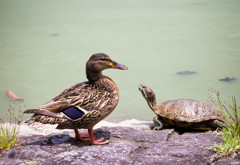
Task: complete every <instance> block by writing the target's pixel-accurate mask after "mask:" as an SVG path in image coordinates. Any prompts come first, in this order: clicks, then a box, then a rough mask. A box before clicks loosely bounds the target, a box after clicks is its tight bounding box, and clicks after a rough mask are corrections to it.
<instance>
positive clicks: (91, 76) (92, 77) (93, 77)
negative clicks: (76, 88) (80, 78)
mask: <svg viewBox="0 0 240 165" xmlns="http://www.w3.org/2000/svg"><path fill="white" fill-rule="evenodd" d="M86 74H87V79H88V81H89V82H90V83H94V82H96V81H98V80H99V79H100V78H102V77H103V75H102V72H93V71H91V70H87V71H86Z"/></svg>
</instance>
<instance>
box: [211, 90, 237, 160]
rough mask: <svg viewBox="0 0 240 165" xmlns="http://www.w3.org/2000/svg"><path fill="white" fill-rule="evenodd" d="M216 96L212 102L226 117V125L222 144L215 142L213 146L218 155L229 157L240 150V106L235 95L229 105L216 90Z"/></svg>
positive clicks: (223, 129)
mask: <svg viewBox="0 0 240 165" xmlns="http://www.w3.org/2000/svg"><path fill="white" fill-rule="evenodd" d="M215 94H216V98H215V99H211V102H212V103H213V104H214V105H215V106H216V107H217V108H218V110H219V111H220V112H221V113H222V114H223V116H224V117H225V123H224V124H225V126H224V127H222V131H220V134H221V135H222V140H223V142H222V144H215V145H214V146H212V147H211V149H213V150H214V151H216V157H229V156H231V155H232V154H233V153H236V152H238V151H240V108H239V107H238V106H237V103H236V99H235V97H232V99H231V103H230V105H229V106H228V107H226V106H225V104H224V103H223V102H222V101H221V99H220V94H219V92H215Z"/></svg>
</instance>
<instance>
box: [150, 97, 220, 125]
mask: <svg viewBox="0 0 240 165" xmlns="http://www.w3.org/2000/svg"><path fill="white" fill-rule="evenodd" d="M154 112H155V113H156V114H157V115H159V116H161V117H164V118H168V119H172V120H174V121H179V122H188V123H195V122H196V123H197V122H204V121H208V120H214V119H217V120H220V121H224V118H223V117H222V115H221V113H220V112H219V111H218V110H216V109H214V108H212V107H211V106H209V105H207V104H205V103H203V102H200V101H196V100H192V99H177V100H169V101H165V102H163V103H160V104H159V105H158V109H156V110H154Z"/></svg>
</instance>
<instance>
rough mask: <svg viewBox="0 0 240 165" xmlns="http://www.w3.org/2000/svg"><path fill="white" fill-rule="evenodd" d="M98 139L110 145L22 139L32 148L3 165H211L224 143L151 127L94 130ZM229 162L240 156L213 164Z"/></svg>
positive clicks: (63, 137)
mask: <svg viewBox="0 0 240 165" xmlns="http://www.w3.org/2000/svg"><path fill="white" fill-rule="evenodd" d="M94 136H95V137H96V138H99V137H104V138H105V139H109V140H110V143H109V144H107V145H100V146H90V145H88V143H87V142H80V141H76V140H75V139H74V134H73V131H72V130H69V131H63V132H61V134H57V133H53V134H51V135H48V136H42V135H32V136H27V137H23V136H22V137H21V139H20V142H21V144H24V143H28V145H22V146H18V147H14V148H12V149H10V150H9V151H7V152H6V153H5V156H4V157H2V158H0V165H1V164H11V165H25V164H27V165H32V164H40V165H46V164H47V165H58V164H60V165H61V164H63V165H64V164H73V165H77V164H90V165H91V164H94V165H95V164H96V165H98V164H99V165H100V164H101V165H102V164H103V165H104V164H106V165H109V164H124V165H125V164H129V165H139V164H151V165H152V164H164V165H172V164H174V165H175V164H179V165H182V164H184V165H187V164H189V165H190V164H194V165H195V164H207V161H209V160H210V158H211V157H212V156H213V154H214V153H213V152H212V151H207V150H205V148H206V147H208V146H211V145H213V144H215V143H220V142H221V138H220V136H219V135H217V134H216V133H213V132H195V133H191V132H188V133H183V134H179V133H178V132H176V131H175V130H174V129H163V130H161V131H153V130H151V129H150V126H149V127H148V126H146V127H143V128H142V129H139V128H138V129H135V128H134V127H122V126H121V127H120V126H118V127H107V126H104V127H101V128H98V129H96V130H94ZM226 162H228V163H226ZM229 162H230V163H231V164H236V163H238V164H240V160H239V154H237V155H236V156H235V158H233V159H227V160H218V161H215V162H213V164H229Z"/></svg>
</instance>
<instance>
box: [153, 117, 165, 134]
mask: <svg viewBox="0 0 240 165" xmlns="http://www.w3.org/2000/svg"><path fill="white" fill-rule="evenodd" d="M153 122H154V124H155V127H154V128H153V130H156V131H159V130H161V129H162V128H163V124H162V122H161V120H160V119H159V118H158V116H156V117H154V118H153Z"/></svg>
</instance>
